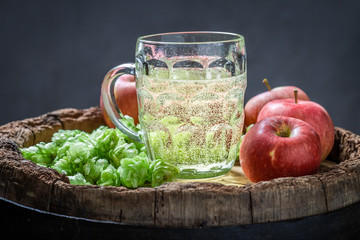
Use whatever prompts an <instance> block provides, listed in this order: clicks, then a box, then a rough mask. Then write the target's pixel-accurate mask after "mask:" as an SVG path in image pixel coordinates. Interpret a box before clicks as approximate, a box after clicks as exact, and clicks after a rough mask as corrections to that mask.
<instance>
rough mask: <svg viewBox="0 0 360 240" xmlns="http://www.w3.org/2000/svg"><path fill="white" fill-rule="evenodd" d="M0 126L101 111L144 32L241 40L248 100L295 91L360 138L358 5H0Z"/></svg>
mask: <svg viewBox="0 0 360 240" xmlns="http://www.w3.org/2000/svg"><path fill="white" fill-rule="evenodd" d="M0 6H1V7H0V33H1V38H0V61H1V62H0V64H1V65H0V66H1V71H0V81H1V82H0V83H1V84H0V108H1V109H2V111H1V114H0V124H4V123H6V122H9V121H14V120H20V119H24V118H27V117H35V116H38V115H41V114H43V113H45V112H48V111H52V110H56V109H59V108H65V107H75V108H87V107H90V106H95V105H98V102H99V95H100V85H101V82H102V79H103V76H104V75H105V74H106V72H107V71H108V70H109V69H110V68H111V67H113V66H115V65H117V64H120V63H124V62H129V61H133V59H134V52H135V42H136V38H137V37H138V36H140V35H145V34H152V33H160V32H168V31H186V30H215V31H229V32H236V33H240V34H242V35H244V36H245V38H246V44H247V52H248V88H247V92H246V100H248V99H249V98H250V97H252V96H254V95H255V94H257V93H260V92H261V91H265V87H264V86H263V85H262V83H261V80H262V79H263V78H265V77H266V78H268V79H269V80H270V81H271V85H272V86H273V87H275V86H279V85H296V86H298V87H300V88H302V89H303V90H304V91H306V92H307V93H308V95H309V96H310V98H311V99H312V100H313V101H316V102H318V103H320V104H321V105H323V106H324V107H325V108H326V109H327V110H328V112H329V113H330V115H331V116H332V118H333V121H334V124H335V125H336V126H340V127H343V128H346V129H348V130H351V131H353V132H355V133H357V134H360V113H359V112H360V108H359V104H358V103H359V101H360V97H359V96H360V94H359V90H360V81H359V80H358V78H359V74H358V70H359V68H360V1H335V0H329V1H315V0H312V1H311V0H306V1H290V0H281V1H270V0H263V1H250V0H249V1H242V0H234V1H226V0H222V1H210V0H209V1H205V0H204V1H196V0H191V1H188V0H181V1H180V0H177V1H170V0H169V1H136V0H133V1H106V0H105V1H100V0H99V1H95V0H87V1H85V0H84V1H77V0H68V1H57V0H55V1H48V0H44V1H26V0H20V1H10V0H9V1H1V2H0Z"/></svg>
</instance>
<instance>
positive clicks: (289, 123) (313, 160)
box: [240, 116, 321, 182]
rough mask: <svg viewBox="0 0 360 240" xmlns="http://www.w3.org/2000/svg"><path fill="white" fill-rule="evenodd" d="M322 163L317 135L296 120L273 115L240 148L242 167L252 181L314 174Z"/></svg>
mask: <svg viewBox="0 0 360 240" xmlns="http://www.w3.org/2000/svg"><path fill="white" fill-rule="evenodd" d="M320 163H321V145H320V138H319V136H318V134H317V133H316V131H315V129H314V128H313V127H312V126H310V124H308V123H306V122H304V121H302V120H300V119H296V118H290V117H284V116H274V117H269V118H266V119H264V120H262V121H259V122H257V123H256V124H254V125H253V126H252V128H251V129H250V130H249V132H248V133H246V135H245V137H244V139H243V141H242V143H241V146H240V164H241V167H242V169H243V171H244V173H245V176H246V177H247V178H248V179H249V180H250V181H252V182H259V181H267V180H270V179H273V178H278V177H297V176H303V175H309V174H314V173H316V171H317V169H318V168H319V166H320Z"/></svg>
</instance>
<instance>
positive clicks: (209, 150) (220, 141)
mask: <svg viewBox="0 0 360 240" xmlns="http://www.w3.org/2000/svg"><path fill="white" fill-rule="evenodd" d="M117 68H118V71H117V72H116V74H115V75H113V76H111V75H109V74H107V75H106V76H105V81H104V83H103V86H102V98H103V101H104V106H105V109H106V111H107V113H108V115H109V116H110V119H111V120H112V122H113V123H114V125H115V126H116V127H117V128H119V129H120V130H121V131H122V132H123V133H124V134H126V135H128V136H129V137H130V138H132V139H133V140H135V141H138V142H141V143H144V144H145V146H146V148H147V153H148V156H149V158H150V159H152V160H154V159H158V158H161V159H163V160H164V161H167V162H169V163H170V164H173V165H175V166H177V167H178V168H179V170H180V173H179V175H178V176H177V178H180V179H199V178H210V177H215V176H219V175H223V174H226V173H227V172H229V171H230V169H231V168H232V167H233V165H234V162H235V160H236V158H237V154H238V151H239V144H240V137H241V134H242V129H243V122H244V112H243V107H244V93H245V89H246V85H247V71H246V51H245V41H244V37H243V36H241V35H238V34H233V33H222V32H175V33H165V34H155V35H148V36H143V37H139V38H138V40H137V44H136V54H135V64H123V65H120V66H118V67H117ZM123 74H134V75H135V77H136V92H137V100H138V110H139V122H140V126H141V131H139V132H135V131H133V130H132V129H130V128H128V127H126V126H125V125H124V124H123V121H122V118H124V116H123V114H122V113H121V111H120V109H119V108H118V107H117V105H116V101H115V97H114V86H115V83H116V81H117V79H118V78H119V77H120V76H121V75H123Z"/></svg>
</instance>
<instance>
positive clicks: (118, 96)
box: [100, 68, 139, 128]
mask: <svg viewBox="0 0 360 240" xmlns="http://www.w3.org/2000/svg"><path fill="white" fill-rule="evenodd" d="M117 70H118V68H115V69H113V70H111V72H110V73H108V74H110V77H111V76H113V75H115V74H116V72H117ZM114 94H115V100H116V104H117V105H118V107H119V109H120V110H121V112H122V114H123V115H129V116H130V117H132V118H133V119H134V123H135V125H136V124H138V123H139V118H138V114H139V113H138V103H137V98H136V86H135V76H134V75H130V74H124V75H122V76H120V77H119V79H118V80H117V81H116V83H115V93H114ZM100 107H101V111H102V114H103V118H104V121H105V123H106V125H107V126H109V127H111V128H115V125H114V124H113V123H112V121H111V120H110V117H109V115H108V114H107V112H106V110H105V107H104V104H103V100H102V97H101V96H100Z"/></svg>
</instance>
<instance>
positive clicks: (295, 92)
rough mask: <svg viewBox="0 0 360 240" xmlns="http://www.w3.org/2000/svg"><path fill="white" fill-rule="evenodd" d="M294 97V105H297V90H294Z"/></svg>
mask: <svg viewBox="0 0 360 240" xmlns="http://www.w3.org/2000/svg"><path fill="white" fill-rule="evenodd" d="M294 97H295V103H298V90H297V89H296V88H295V89H294Z"/></svg>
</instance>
